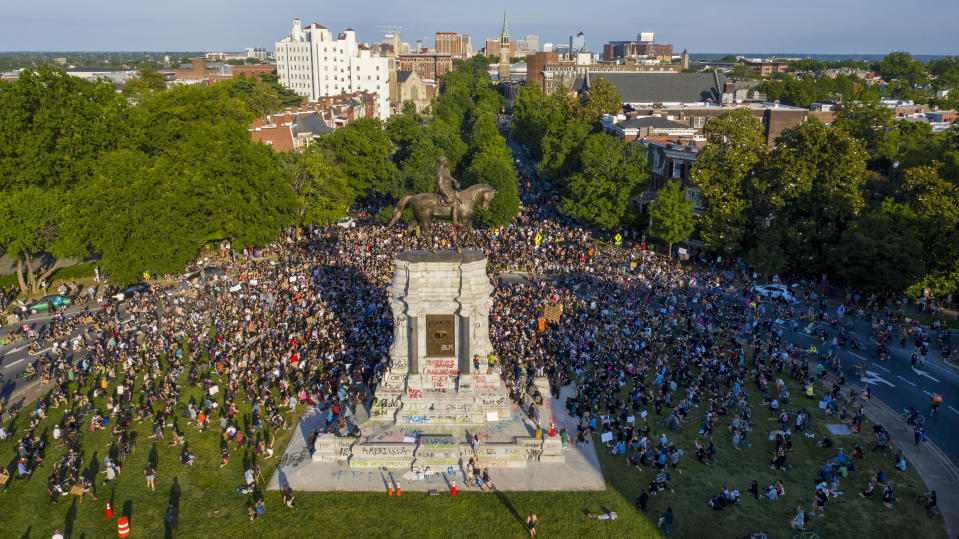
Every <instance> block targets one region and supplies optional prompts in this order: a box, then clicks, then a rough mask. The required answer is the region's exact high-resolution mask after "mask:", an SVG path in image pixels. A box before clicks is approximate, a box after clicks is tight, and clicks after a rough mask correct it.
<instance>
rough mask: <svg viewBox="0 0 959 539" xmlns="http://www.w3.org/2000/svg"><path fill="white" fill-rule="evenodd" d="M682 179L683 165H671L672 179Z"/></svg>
mask: <svg viewBox="0 0 959 539" xmlns="http://www.w3.org/2000/svg"><path fill="white" fill-rule="evenodd" d="M682 177H683V165H682V164H680V163H675V162H674V163H673V178H677V179H682Z"/></svg>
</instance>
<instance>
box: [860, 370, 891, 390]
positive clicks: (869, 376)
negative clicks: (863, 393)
mask: <svg viewBox="0 0 959 539" xmlns="http://www.w3.org/2000/svg"><path fill="white" fill-rule="evenodd" d="M859 380H860V381H861V382H863V383H866V384H875V383H883V384H886V385H887V386H889V387H896V384H893V383H892V382H889V381H887V380H884V379H883V378H882V376H879V374H878V373H876V372H873V371H870V370H867V371H866V375H865V376H863V377H861V378H859Z"/></svg>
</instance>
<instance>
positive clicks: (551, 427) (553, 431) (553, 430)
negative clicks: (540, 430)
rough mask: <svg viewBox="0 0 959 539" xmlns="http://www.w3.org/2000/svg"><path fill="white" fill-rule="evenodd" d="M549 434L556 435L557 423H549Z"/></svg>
mask: <svg viewBox="0 0 959 539" xmlns="http://www.w3.org/2000/svg"><path fill="white" fill-rule="evenodd" d="M549 436H550V438H552V437H553V436H556V423H553V422H550V424H549Z"/></svg>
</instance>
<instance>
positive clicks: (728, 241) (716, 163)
mask: <svg viewBox="0 0 959 539" xmlns="http://www.w3.org/2000/svg"><path fill="white" fill-rule="evenodd" d="M704 132H705V135H706V141H707V144H706V147H705V148H703V149H702V150H700V152H699V155H698V156H697V158H696V166H694V167H693V170H692V172H691V178H692V181H693V184H694V185H696V187H697V188H699V190H700V192H701V193H702V195H703V213H702V215H701V216H700V221H699V230H700V234H701V236H702V238H703V240H705V241H706V243H707V244H708V245H709V246H710V247H712V248H713V249H716V250H717V251H718V252H720V253H722V254H723V255H727V256H731V255H735V254H736V253H738V252H739V251H740V249H741V247H742V241H743V235H744V234H745V232H746V229H747V227H749V226H750V223H749V220H750V218H751V215H750V214H749V209H750V208H751V205H750V202H751V201H750V199H749V195H750V188H751V185H753V180H754V176H755V174H756V165H757V164H758V163H759V161H760V158H761V156H762V155H763V154H764V153H765V151H766V139H765V136H763V126H762V124H761V123H760V122H759V120H758V119H757V118H755V117H754V116H753V114H752V111H751V110H749V109H734V110H731V111H729V112H725V113H723V114H721V115H719V116H717V117H715V118H712V119H711V120H709V121H708V122H707V123H706V126H705V129H704Z"/></svg>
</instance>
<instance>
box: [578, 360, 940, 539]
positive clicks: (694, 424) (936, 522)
mask: <svg viewBox="0 0 959 539" xmlns="http://www.w3.org/2000/svg"><path fill="white" fill-rule="evenodd" d="M784 380H785V378H784ZM787 385H789V386H790V394H791V395H793V396H795V395H801V392H800V391H799V390H798V389H799V388H798V387H796V386H795V385H794V384H791V383H789V382H787ZM750 393H751V394H753V395H755V394H756V393H757V391H756V390H755V387H753V389H752V390H750ZM816 394H817V396H819V397H821V395H822V392H821V389H817V392H816ZM793 406H794V407H795V408H802V407H805V408H806V409H807V410H810V413H811V424H812V431H814V432H816V433H817V434H819V435H821V434H822V433H823V432H825V430H826V429H825V426H824V425H825V424H826V423H838V422H839V420H838V418H837V417H835V416H833V417H830V418H828V419H827V418H826V416H825V412H824V411H823V410H819V409H818V407H817V401H816V400H807V399H806V398H805V396H800V397H798V399H797V398H795V397H794V400H793ZM787 409H792V408H791V407H787ZM650 414H651V417H652V419H650V426H651V428H652V431H651V432H650V438H651V439H652V438H654V436H655V437H658V435H659V433H660V432H666V433H667V436H668V437H669V440H670V442H673V443H676V445H677V447H679V448H682V449H684V456H683V457H682V459H681V461H680V468H682V470H683V473H682V474H675V473H673V474H671V486H672V488H673V489H674V490H675V492H674V493H659V494H658V495H656V496H651V497H650V499H649V504H648V507H647V513H648V514H649V515H650V517H651V518H655V517H656V516H658V515H659V514H661V513H663V512H665V511H666V508H667V507H668V506H671V507H672V508H673V512H674V514H675V519H676V521H675V524H674V529H673V535H675V536H677V537H743V536H744V535H746V534H748V533H751V532H756V531H759V530H765V531H766V532H767V533H768V534H769V536H770V537H792V535H793V533H792V532H791V531H790V528H789V521H790V520H791V519H792V518H793V516H794V515H795V513H796V506H797V505H801V506H802V507H803V508H804V509H805V510H806V511H812V510H813V499H814V496H813V494H814V492H815V490H814V489H815V480H816V470H818V469H819V467H820V466H822V464H823V463H824V462H825V459H826V458H827V457H829V456H833V455H835V454H836V453H837V451H838V448H840V447H843V448H845V449H846V452H847V454H849V453H850V452H851V450H852V445H853V443H854V442H857V443H859V445H860V446H862V447H863V448H864V449H866V450H867V454H866V457H865V458H864V459H862V460H857V461H856V463H855V468H856V470H855V472H854V473H853V474H852V476H851V477H849V478H845V479H841V480H840V487H841V489H842V491H843V492H844V494H842V495H840V496H839V497H837V498H830V499H829V502H828V503H827V504H826V508H825V513H826V516H825V517H824V518H818V517H816V518H813V519H811V520H807V526H806V529H812V530H813V531H814V532H816V533H817V534H819V535H822V536H824V537H895V536H909V535H910V534H913V535H912V536H914V537H945V526H944V524H943V521H942V519H941V518H940V517H935V518H927V517H926V516H925V511H924V510H923V509H922V507H921V506H920V505H919V504H918V502H917V499H918V496H919V495H920V494H922V493H924V492H925V491H926V488H925V485H924V484H923V483H922V480H921V479H920V478H919V475H918V473H916V471H915V470H914V469H912V467H911V466H910V467H909V468H907V471H906V472H905V473H902V472H898V471H895V468H894V467H893V465H894V462H893V461H892V459H891V457H885V456H883V455H882V454H881V453H878V452H877V453H868V451H869V450H870V449H871V448H872V447H873V443H872V441H873V436H872V423H867V424H864V425H863V432H862V433H860V434H854V435H852V436H833V437H832V439H833V440H834V441H835V443H836V445H835V446H834V447H833V448H830V449H823V448H818V447H816V441H817V440H818V439H819V438H818V437H817V438H816V439H812V438H807V437H805V436H803V435H798V434H796V435H794V436H793V450H792V452H791V453H790V454H789V456H788V457H787V461H786V462H787V464H790V465H791V466H792V469H788V470H787V471H786V472H780V471H777V470H771V469H770V468H769V464H770V460H771V459H772V455H773V451H774V450H775V447H776V446H775V442H774V441H771V440H769V439H768V433H769V431H770V430H773V429H775V428H778V423H777V422H776V421H770V420H769V418H772V417H775V415H774V414H772V413H770V412H769V411H768V410H766V409H765V408H762V407H759V406H753V421H754V422H755V426H754V427H753V429H754V430H753V432H751V433H749V437H748V438H747V440H748V441H749V442H750V443H751V447H748V448H744V449H743V450H742V451H737V450H736V449H735V448H733V446H732V435H731V434H729V433H728V432H727V427H728V425H729V421H730V420H729V418H722V419H721V420H720V422H719V425H718V426H717V427H716V428H715V430H714V434H713V439H714V442H715V444H716V447H717V448H718V454H717V463H716V464H713V465H710V466H706V465H703V464H700V463H699V462H698V461H697V460H696V457H695V454H694V451H695V444H694V441H695V439H697V437H699V438H701V436H699V435H698V434H697V433H698V430H699V422H700V421H701V420H702V415H703V412H702V407H701V406H700V407H698V408H696V409H694V411H693V413H692V414H691V415H692V417H693V420H692V421H691V422H690V423H687V424H685V425H684V426H683V432H681V433H677V432H669V431H668V430H667V429H666V427H662V426H659V424H660V423H659V421H660V417H659V416H656V415H655V413H654V411H653V410H650ZM662 417H666V415H663V416H662ZM596 441H597V442H598V441H599V439H598V436H597V437H596ZM599 447H605V446H599ZM600 462H601V464H602V466H603V472H604V475H605V476H606V481H607V484H608V485H609V486H610V487H612V489H614V490H615V491H617V492H619V493H621V494H622V495H623V496H624V497H625V498H626V499H629V500H633V499H635V497H636V496H638V495H639V494H640V492H641V491H642V490H643V489H645V488H646V487H647V486H648V483H649V481H650V480H651V479H653V477H655V474H656V471H655V468H644V469H643V471H642V472H639V471H637V470H636V469H635V468H632V467H629V466H627V465H626V462H625V458H623V457H610V456H609V454H608V452H604V453H602V454H601V455H600ZM877 466H879V467H882V469H883V470H884V471H885V473H886V479H887V480H889V479H891V480H893V481H894V483H895V486H896V497H897V498H898V500H899V502H898V505H897V508H896V509H894V510H892V509H887V508H885V507H884V506H883V505H882V503H881V501H880V499H879V496H880V493H881V489H880V488H879V487H878V486H877V490H876V491H875V492H876V493H875V494H874V495H873V497H872V498H871V499H867V498H861V497H860V496H859V494H858V493H859V492H861V491H862V490H863V489H864V488H865V487H866V483H867V481H868V480H869V478H870V477H871V476H872V474H873V473H874V471H875V469H876V467H877ZM753 479H756V480H757V481H758V482H759V485H760V488H763V487H765V486H767V485H769V484H771V483H773V482H774V481H775V480H777V479H779V480H782V482H783V484H784V486H785V490H786V494H785V496H784V497H783V498H781V499H779V500H776V501H770V500H767V499H759V500H756V499H755V498H753V497H752V495H751V494H747V493H746V490H747V489H748V488H749V486H750V484H751V483H752V480H753ZM723 486H726V487H728V488H730V489H732V488H738V489H739V491H740V493H741V495H742V501H741V502H740V503H739V504H737V505H734V506H728V507H726V508H725V509H723V510H722V511H714V510H713V509H711V508H710V507H709V506H708V505H706V502H707V501H709V499H710V497H711V496H712V494H714V493H715V494H718V493H719V491H720V489H721V488H722V487H723ZM704 530H709V532H708V533H704Z"/></svg>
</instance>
